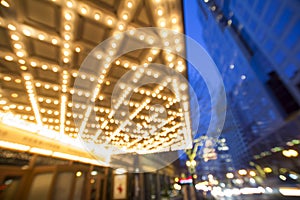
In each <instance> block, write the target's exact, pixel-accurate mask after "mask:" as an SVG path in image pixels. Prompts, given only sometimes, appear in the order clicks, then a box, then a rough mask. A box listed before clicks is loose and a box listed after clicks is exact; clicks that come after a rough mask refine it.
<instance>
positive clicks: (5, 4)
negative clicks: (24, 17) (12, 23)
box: [1, 0, 10, 8]
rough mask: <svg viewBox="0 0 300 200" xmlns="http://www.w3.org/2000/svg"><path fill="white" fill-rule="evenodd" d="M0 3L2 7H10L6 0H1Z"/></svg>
mask: <svg viewBox="0 0 300 200" xmlns="http://www.w3.org/2000/svg"><path fill="white" fill-rule="evenodd" d="M1 5H2V6H4V7H6V8H9V7H10V5H9V3H8V2H7V1H5V0H1Z"/></svg>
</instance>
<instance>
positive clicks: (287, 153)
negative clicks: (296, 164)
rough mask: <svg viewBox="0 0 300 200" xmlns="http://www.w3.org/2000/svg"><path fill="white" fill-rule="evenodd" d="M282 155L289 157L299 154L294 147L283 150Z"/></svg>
mask: <svg viewBox="0 0 300 200" xmlns="http://www.w3.org/2000/svg"><path fill="white" fill-rule="evenodd" d="M282 155H284V156H285V157H288V158H290V157H297V156H298V155H299V153H298V151H296V150H295V149H289V150H283V151H282Z"/></svg>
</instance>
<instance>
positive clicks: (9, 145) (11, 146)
mask: <svg viewBox="0 0 300 200" xmlns="http://www.w3.org/2000/svg"><path fill="white" fill-rule="evenodd" d="M0 147H3V148H7V149H14V150H19V151H28V150H29V149H30V146H27V145H22V144H17V143H13V142H7V141H3V140H0Z"/></svg>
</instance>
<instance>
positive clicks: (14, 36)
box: [11, 34, 20, 41]
mask: <svg viewBox="0 0 300 200" xmlns="http://www.w3.org/2000/svg"><path fill="white" fill-rule="evenodd" d="M11 39H12V40H14V41H18V40H19V39H20V38H19V36H17V35H15V34H12V35H11Z"/></svg>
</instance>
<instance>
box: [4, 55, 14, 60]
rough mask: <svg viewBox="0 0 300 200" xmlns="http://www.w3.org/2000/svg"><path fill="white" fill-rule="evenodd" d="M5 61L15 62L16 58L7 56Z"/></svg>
mask: <svg viewBox="0 0 300 200" xmlns="http://www.w3.org/2000/svg"><path fill="white" fill-rule="evenodd" d="M4 59H5V60H7V61H13V60H14V58H13V57H12V56H5V57H4Z"/></svg>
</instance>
